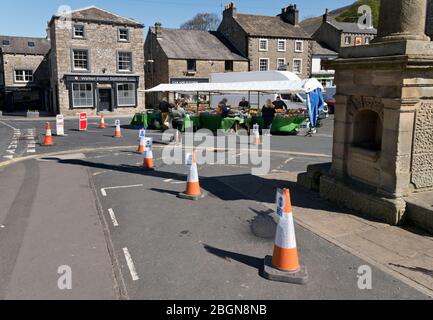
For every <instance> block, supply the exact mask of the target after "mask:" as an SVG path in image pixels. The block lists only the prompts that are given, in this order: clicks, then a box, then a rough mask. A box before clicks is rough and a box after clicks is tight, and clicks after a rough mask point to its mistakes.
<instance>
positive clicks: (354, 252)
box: [220, 180, 433, 298]
mask: <svg viewBox="0 0 433 320" xmlns="http://www.w3.org/2000/svg"><path fill="white" fill-rule="evenodd" d="M220 182H222V183H223V184H226V183H225V182H224V181H222V180H220ZM230 188H232V189H234V190H236V191H237V192H239V193H241V194H242V195H244V196H245V197H250V195H248V194H247V193H245V192H244V191H243V190H241V189H239V188H237V187H235V186H230ZM250 198H251V197H250ZM252 200H253V199H252ZM260 204H261V205H262V206H264V207H266V208H269V209H271V210H275V205H271V204H269V203H264V202H261V203H260ZM295 223H297V224H298V225H299V226H301V227H302V228H304V229H306V230H309V231H311V232H312V233H314V234H315V235H317V236H319V237H320V238H322V239H324V240H326V241H328V242H329V243H331V244H333V245H336V246H337V247H340V248H341V249H343V250H344V251H346V252H348V253H350V254H352V255H354V256H356V257H358V258H360V259H362V260H364V261H365V262H367V263H368V264H370V265H372V266H374V267H376V268H377V269H379V270H381V271H383V272H385V273H387V274H389V275H391V276H393V277H394V278H396V279H398V280H400V281H401V282H403V283H405V284H407V285H409V286H410V287H412V288H414V289H416V290H418V291H419V292H421V293H423V294H425V295H427V296H429V297H431V298H433V291H432V290H430V289H429V288H427V287H425V286H424V285H423V284H422V283H419V282H417V281H415V280H412V279H410V278H408V277H406V276H405V275H403V274H401V273H399V272H397V271H395V270H393V269H391V268H388V267H387V266H386V265H383V264H381V263H380V262H378V261H376V260H374V259H372V258H370V257H368V256H367V255H365V254H363V253H362V252H360V251H358V250H355V249H353V248H351V247H349V246H347V245H345V244H343V243H341V242H340V241H338V240H337V239H335V238H333V237H331V236H329V235H327V234H325V233H323V232H321V231H320V230H317V229H316V228H314V227H312V226H310V225H309V224H308V223H306V222H304V221H301V220H299V219H296V216H295Z"/></svg>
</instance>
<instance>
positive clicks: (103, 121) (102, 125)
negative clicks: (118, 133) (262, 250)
mask: <svg viewBox="0 0 433 320" xmlns="http://www.w3.org/2000/svg"><path fill="white" fill-rule="evenodd" d="M99 129H105V118H104V114H103V113H101V122H100V123H99Z"/></svg>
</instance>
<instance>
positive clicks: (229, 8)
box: [223, 2, 237, 18]
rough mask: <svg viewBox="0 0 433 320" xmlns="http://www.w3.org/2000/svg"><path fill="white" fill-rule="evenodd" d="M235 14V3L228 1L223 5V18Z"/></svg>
mask: <svg viewBox="0 0 433 320" xmlns="http://www.w3.org/2000/svg"><path fill="white" fill-rule="evenodd" d="M236 15H237V10H236V4H235V3H234V2H230V3H229V4H226V5H225V6H224V12H223V18H235V17H236Z"/></svg>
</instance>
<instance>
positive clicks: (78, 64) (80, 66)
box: [72, 49, 89, 70]
mask: <svg viewBox="0 0 433 320" xmlns="http://www.w3.org/2000/svg"><path fill="white" fill-rule="evenodd" d="M72 58H73V60H74V61H73V66H74V70H89V51H88V50H83V49H74V50H73V53H72Z"/></svg>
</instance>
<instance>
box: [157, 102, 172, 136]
mask: <svg viewBox="0 0 433 320" xmlns="http://www.w3.org/2000/svg"><path fill="white" fill-rule="evenodd" d="M170 108H171V106H170V104H169V103H168V101H167V98H165V97H164V98H162V100H161V102H160V103H159V111H160V112H161V121H162V130H163V131H164V130H166V129H168V126H167V123H166V122H167V117H168V115H169V112H170Z"/></svg>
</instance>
